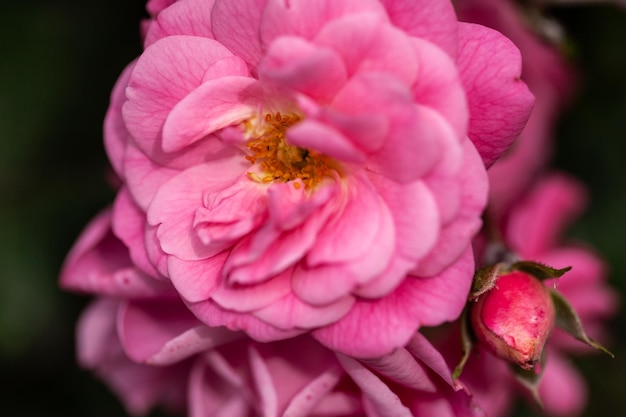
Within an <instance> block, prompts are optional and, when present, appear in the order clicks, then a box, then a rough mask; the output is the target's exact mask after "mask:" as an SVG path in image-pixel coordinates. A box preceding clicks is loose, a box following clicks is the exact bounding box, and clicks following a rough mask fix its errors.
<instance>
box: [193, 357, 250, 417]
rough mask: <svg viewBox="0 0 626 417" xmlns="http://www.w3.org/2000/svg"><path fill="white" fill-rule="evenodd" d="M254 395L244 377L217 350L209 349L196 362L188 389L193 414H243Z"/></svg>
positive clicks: (201, 415)
mask: <svg viewBox="0 0 626 417" xmlns="http://www.w3.org/2000/svg"><path fill="white" fill-rule="evenodd" d="M227 375H228V376H232V378H228V376H227ZM252 397H253V396H252V393H250V392H249V390H248V389H247V387H246V385H245V381H243V378H242V377H241V376H239V375H238V374H237V372H236V370H235V369H234V368H233V367H232V366H231V365H230V364H228V362H227V361H226V360H225V359H224V358H223V357H222V356H221V355H220V354H219V353H218V352H217V351H209V352H207V353H205V354H204V355H203V356H201V357H200V358H199V359H198V360H197V361H196V363H195V364H194V366H193V368H192V370H191V373H190V377H189V393H188V399H189V400H188V403H189V415H190V416H191V417H206V416H212V415H223V416H237V417H238V416H242V417H243V416H245V415H246V414H247V413H249V412H250V404H249V403H248V402H249V401H250V400H249V399H252Z"/></svg>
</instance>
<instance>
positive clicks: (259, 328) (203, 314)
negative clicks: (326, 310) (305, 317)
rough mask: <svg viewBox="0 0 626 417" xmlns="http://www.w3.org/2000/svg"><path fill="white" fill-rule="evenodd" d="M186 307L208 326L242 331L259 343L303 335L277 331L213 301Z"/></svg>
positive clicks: (292, 331)
mask: <svg viewBox="0 0 626 417" xmlns="http://www.w3.org/2000/svg"><path fill="white" fill-rule="evenodd" d="M187 307H189V309H190V310H191V311H192V312H193V313H194V314H195V315H196V317H198V318H199V319H200V321H202V322H204V323H205V324H207V325H208V326H212V327H217V326H224V327H226V328H227V329H230V330H232V331H238V330H242V331H244V332H246V334H248V335H249V336H250V337H251V338H253V339H254V340H257V341H259V342H269V341H274V340H281V339H288V338H291V337H295V336H298V335H300V334H302V333H304V330H297V329H290V330H282V329H278V328H276V327H274V326H271V325H269V324H267V323H265V322H264V321H262V320H260V319H258V318H256V317H254V316H252V315H251V314H248V313H237V312H234V311H229V310H224V309H223V308H221V307H220V306H218V305H217V304H215V303H214V302H213V301H203V302H199V303H188V304H187Z"/></svg>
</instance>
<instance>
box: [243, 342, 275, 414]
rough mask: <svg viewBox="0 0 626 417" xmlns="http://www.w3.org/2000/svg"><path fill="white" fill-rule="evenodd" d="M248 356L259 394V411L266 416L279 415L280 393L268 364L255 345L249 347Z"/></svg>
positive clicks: (253, 379)
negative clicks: (277, 391)
mask: <svg viewBox="0 0 626 417" xmlns="http://www.w3.org/2000/svg"><path fill="white" fill-rule="evenodd" d="M248 357H249V361H250V370H251V373H252V381H253V382H254V387H255V388H256V390H255V391H256V392H257V393H258V396H259V403H260V404H259V408H260V410H259V411H260V412H261V414H262V415H266V416H275V415H278V394H277V393H276V388H275V385H274V381H272V376H271V375H270V371H269V369H268V367H267V365H266V364H265V362H264V361H263V359H262V358H261V355H259V353H258V352H257V351H256V349H254V346H250V347H249V348H248ZM281 382H282V381H281Z"/></svg>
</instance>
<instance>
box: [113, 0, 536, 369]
mask: <svg viewBox="0 0 626 417" xmlns="http://www.w3.org/2000/svg"><path fill="white" fill-rule="evenodd" d="M168 3H169V2H153V3H151V5H152V6H153V10H152V13H153V15H154V16H155V17H154V18H153V19H152V20H151V21H149V23H148V24H147V25H146V26H145V27H146V33H145V51H144V52H143V53H142V54H141V56H139V57H138V59H137V60H136V61H134V62H133V63H132V64H130V65H129V66H128V68H127V69H126V70H125V71H124V73H123V74H122V76H121V77H120V79H119V81H118V83H117V85H116V87H115V89H114V91H113V94H112V101H111V106H110V109H109V111H108V114H107V117H106V121H105V143H106V148H107V152H108V154H109V157H110V159H111V163H112V165H113V167H114V169H115V170H116V172H117V174H118V175H119V177H120V178H121V180H122V183H123V186H122V188H121V190H120V192H119V195H118V197H117V199H116V202H115V205H114V207H113V214H112V216H113V220H112V221H113V230H114V233H115V234H116V236H117V237H119V238H120V239H121V240H122V241H123V242H124V243H125V244H126V245H127V246H128V247H129V249H130V253H131V257H132V260H133V262H134V263H135V264H136V265H137V266H138V267H139V268H140V269H141V270H142V271H143V272H145V273H146V274H147V275H149V276H151V277H152V278H154V279H155V280H161V281H169V282H171V283H172V284H173V286H174V288H175V289H176V291H177V292H178V293H179V294H180V296H181V297H182V298H183V299H184V301H185V303H186V305H187V306H188V308H189V309H190V310H191V311H192V312H193V313H194V314H195V315H196V316H197V317H198V318H199V319H200V320H201V321H202V322H204V323H205V324H207V325H209V326H225V327H227V328H229V329H231V330H242V331H244V332H246V333H247V334H248V335H250V336H251V337H252V338H254V339H255V340H258V341H272V340H279V339H284V338H288V337H293V336H296V335H299V334H302V333H304V332H308V331H311V332H312V334H313V337H314V338H315V339H317V340H318V341H320V342H321V343H322V344H324V345H325V346H327V347H330V348H332V349H336V350H339V351H341V352H343V353H345V354H349V355H353V356H358V357H375V356H380V355H383V354H387V353H389V352H390V351H391V350H392V349H393V348H395V347H398V346H403V345H404V344H405V343H406V342H407V341H408V340H409V339H410V337H411V336H412V335H413V334H414V332H415V330H416V329H417V328H419V327H420V326H428V325H437V324H439V323H442V322H444V321H447V320H452V319H454V318H456V317H457V316H458V315H459V314H460V311H461V310H462V308H463V305H464V303H465V297H466V294H467V291H468V289H469V285H470V282H471V278H472V275H473V271H474V261H473V255H472V251H471V239H472V237H473V236H474V235H475V233H476V232H477V231H478V229H479V228H480V226H481V214H482V211H483V209H484V207H485V204H486V193H487V178H486V172H485V166H486V165H487V166H488V165H490V164H492V163H493V162H494V161H495V160H496V159H497V158H498V157H499V156H500V155H501V154H502V153H503V152H504V151H505V150H506V149H507V147H508V146H509V144H510V143H511V141H512V140H513V139H514V138H515V136H516V135H517V134H518V133H519V131H520V130H521V128H522V127H523V125H524V122H525V121H526V119H527V118H528V115H529V111H530V107H531V105H532V102H533V97H532V95H531V94H530V93H529V92H528V89H527V88H526V86H525V84H524V83H522V82H521V81H520V80H519V75H520V68H521V63H520V57H519V53H518V51H517V49H516V48H515V46H514V45H513V44H512V43H511V42H510V41H508V40H507V39H506V38H504V37H503V36H502V35H500V34H499V33H498V32H495V31H493V30H490V29H487V28H485V27H482V26H478V25H473V24H464V23H459V22H457V20H456V17H455V14H454V11H453V9H452V6H451V4H450V2H448V1H440V0H436V1H433V0H428V1H411V2H406V1H391V0H388V1H374V0H343V1H337V0H324V1H322V0H320V1H289V2H287V1H278V0H269V1H250V0H248V1H243V0H238V1H233V0H230V1H219V0H216V1H206V0H202V1H200V0H181V1H178V2H175V3H172V4H171V5H167V4H168ZM158 4H162V5H163V7H164V8H160V6H159V7H157V6H158ZM165 6H167V7H165ZM468 138H469V139H468Z"/></svg>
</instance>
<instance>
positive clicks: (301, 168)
mask: <svg viewBox="0 0 626 417" xmlns="http://www.w3.org/2000/svg"><path fill="white" fill-rule="evenodd" d="M263 120H264V122H265V123H263V125H261V126H254V123H252V122H250V121H247V122H245V123H244V128H245V129H246V131H247V132H248V134H249V135H250V136H252V139H250V140H249V141H248V143H247V146H248V148H249V149H250V151H251V153H250V154H249V155H246V159H247V160H248V161H250V163H252V164H258V166H259V168H260V171H261V174H260V175H257V174H255V173H251V172H249V173H248V176H249V177H250V179H252V180H253V181H256V182H261V183H269V182H289V181H295V180H297V179H300V180H301V181H302V183H303V184H304V187H305V188H306V189H309V188H312V187H314V186H316V185H317V184H318V183H319V182H321V181H322V180H323V179H324V178H326V177H331V176H332V172H333V171H337V168H338V167H337V164H336V163H335V162H334V161H333V160H332V159H330V158H329V157H327V156H325V155H322V154H320V153H318V152H315V151H311V150H308V149H303V148H299V147H297V146H293V145H290V144H288V143H287V142H286V140H285V132H286V131H287V129H288V128H289V127H290V126H293V125H294V124H296V123H298V122H299V121H300V120H301V119H300V116H298V115H292V114H281V113H280V112H276V113H275V114H273V115H272V114H270V113H268V114H266V115H265V117H264V118H263ZM294 187H295V188H296V189H299V188H300V187H301V185H300V183H299V182H294Z"/></svg>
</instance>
